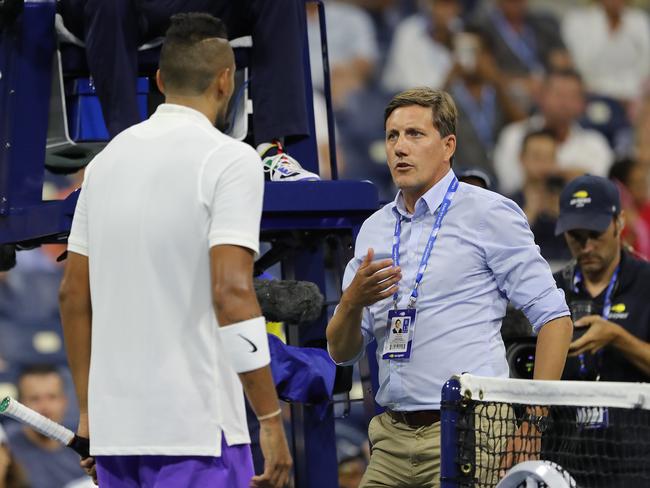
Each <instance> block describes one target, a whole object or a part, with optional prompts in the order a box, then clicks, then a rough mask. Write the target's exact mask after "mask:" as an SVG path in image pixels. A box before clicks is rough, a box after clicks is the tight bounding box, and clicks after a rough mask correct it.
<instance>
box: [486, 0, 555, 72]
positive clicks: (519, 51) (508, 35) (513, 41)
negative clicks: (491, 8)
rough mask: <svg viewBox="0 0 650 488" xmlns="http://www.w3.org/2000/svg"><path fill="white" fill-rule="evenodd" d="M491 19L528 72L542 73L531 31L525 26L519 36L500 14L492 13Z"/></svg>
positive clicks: (533, 35)
mask: <svg viewBox="0 0 650 488" xmlns="http://www.w3.org/2000/svg"><path fill="white" fill-rule="evenodd" d="M492 19H493V21H494V25H495V27H496V28H497V30H498V31H499V34H500V35H501V38H502V39H503V40H504V42H505V43H506V44H507V45H508V47H509V48H510V51H511V52H512V54H514V55H515V56H517V58H519V60H520V61H521V62H522V63H524V64H525V65H526V67H527V68H528V70H529V71H531V72H543V71H544V68H543V66H542V64H541V63H540V61H539V58H538V56H537V41H536V40H535V34H534V33H533V32H532V30H531V29H530V28H529V27H527V26H525V27H524V29H523V31H522V33H521V35H519V34H517V33H516V32H515V31H514V29H513V28H512V26H511V25H510V24H509V23H508V22H507V21H506V19H505V17H504V16H503V14H502V13H501V12H497V11H495V12H493V13H492Z"/></svg>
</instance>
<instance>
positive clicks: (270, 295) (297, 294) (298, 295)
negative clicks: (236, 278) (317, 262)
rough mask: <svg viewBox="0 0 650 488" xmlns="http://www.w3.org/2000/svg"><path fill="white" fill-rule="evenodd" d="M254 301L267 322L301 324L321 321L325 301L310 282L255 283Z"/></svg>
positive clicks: (270, 281) (278, 281)
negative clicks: (255, 300) (257, 303)
mask: <svg viewBox="0 0 650 488" xmlns="http://www.w3.org/2000/svg"><path fill="white" fill-rule="evenodd" d="M253 283H254V285H255V293H256V294H257V301H258V302H259V303H260V307H261V308H262V313H263V314H264V317H266V320H268V321H271V322H288V323H290V324H302V323H305V322H312V321H314V320H316V319H318V317H320V315H321V312H322V310H323V303H324V301H325V299H324V297H323V295H322V294H321V292H320V290H319V289H318V286H316V284H315V283H312V282H310V281H295V280H260V279H254V280H253Z"/></svg>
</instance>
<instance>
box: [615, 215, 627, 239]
mask: <svg viewBox="0 0 650 488" xmlns="http://www.w3.org/2000/svg"><path fill="white" fill-rule="evenodd" d="M624 228H625V210H621V213H620V214H619V215H618V217H616V236H617V237H620V235H621V233H622V232H623V229H624Z"/></svg>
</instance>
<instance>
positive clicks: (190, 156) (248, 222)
mask: <svg viewBox="0 0 650 488" xmlns="http://www.w3.org/2000/svg"><path fill="white" fill-rule="evenodd" d="M263 191H264V176H263V170H262V162H261V161H260V158H259V156H258V155H257V153H256V152H255V151H254V150H253V149H252V148H251V147H250V146H247V145H246V144H243V143H241V142H238V141H236V140H234V139H232V138H230V137H228V136H226V135H224V134H222V133H221V132H219V131H218V130H217V129H215V128H214V127H213V126H212V124H211V123H210V121H209V120H208V119H207V118H206V117H205V116H204V115H202V114H201V113H199V112H197V111H195V110H192V109H190V108H187V107H182V106H178V105H170V104H165V105H161V106H160V107H159V108H158V110H157V111H156V113H155V114H154V115H152V116H151V118H150V119H149V120H147V121H145V122H142V123H141V124H138V125H135V126H133V127H131V128H129V129H127V130H126V131H124V132H122V133H121V134H119V135H118V136H117V137H116V138H115V139H113V141H112V142H111V143H110V144H108V146H107V147H106V148H105V149H104V150H103V151H102V152H101V153H100V154H99V155H98V156H97V157H96V158H95V159H94V160H93V161H92V162H91V163H90V165H89V166H88V168H87V169H86V174H85V178H84V183H83V186H82V191H81V194H80V196H79V201H78V203H77V208H76V211H75V215H74V221H73V224H72V231H71V233H70V237H69V239H68V249H69V250H70V251H73V252H76V253H79V254H83V255H86V256H88V258H89V266H90V291H91V298H92V308H93V316H92V351H91V364H90V379H89V381H90V384H89V398H88V407H89V419H90V436H91V453H92V454H93V455H129V454H158V455H206V456H208V455H209V456H218V455H220V454H221V433H222V432H223V433H224V435H225V438H226V441H227V443H228V444H229V445H233V444H242V443H248V442H250V439H249V436H248V429H247V425H246V415H245V409H244V397H243V392H242V387H241V384H240V382H239V378H238V377H237V375H236V374H235V372H234V371H233V369H232V368H231V366H230V365H229V363H228V361H227V359H226V357H225V355H224V354H223V352H222V351H223V349H222V348H223V347H225V346H224V345H223V344H220V343H219V338H218V335H217V327H218V324H217V319H216V316H215V313H214V309H213V304H212V293H211V281H210V256H209V250H210V248H211V247H212V246H215V245H219V244H234V245H238V246H243V247H246V248H249V249H252V250H254V251H255V252H256V253H257V252H258V246H259V226H260V218H261V212H262V196H263Z"/></svg>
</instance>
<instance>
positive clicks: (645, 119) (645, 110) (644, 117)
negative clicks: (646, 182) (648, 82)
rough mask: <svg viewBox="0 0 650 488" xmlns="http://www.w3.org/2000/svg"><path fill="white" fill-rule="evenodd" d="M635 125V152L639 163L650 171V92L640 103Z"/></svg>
mask: <svg viewBox="0 0 650 488" xmlns="http://www.w3.org/2000/svg"><path fill="white" fill-rule="evenodd" d="M634 125H635V131H634V132H635V133H634V154H635V156H636V159H637V160H638V161H639V163H641V164H642V165H643V166H644V167H645V168H646V169H647V170H648V171H650V93H649V94H647V95H646V96H645V99H644V100H643V101H642V102H641V103H640V104H639V111H638V115H637V117H636V118H635V122H634Z"/></svg>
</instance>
